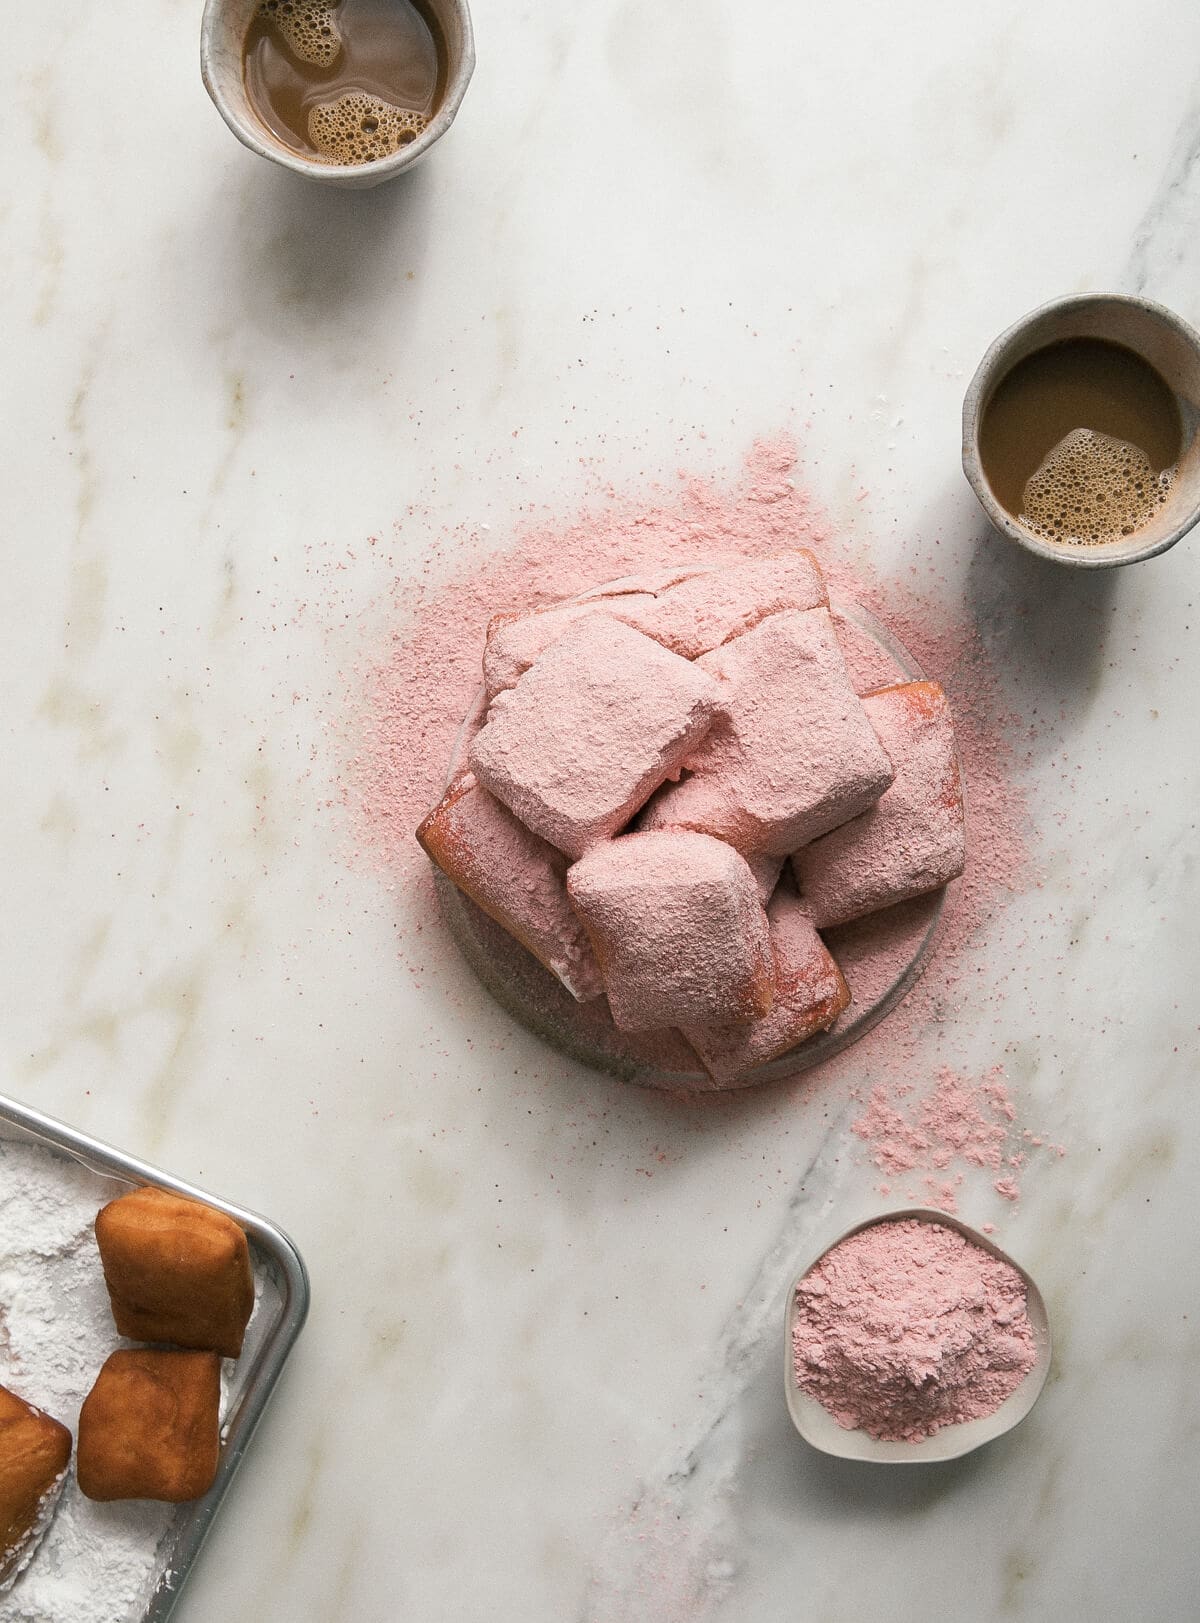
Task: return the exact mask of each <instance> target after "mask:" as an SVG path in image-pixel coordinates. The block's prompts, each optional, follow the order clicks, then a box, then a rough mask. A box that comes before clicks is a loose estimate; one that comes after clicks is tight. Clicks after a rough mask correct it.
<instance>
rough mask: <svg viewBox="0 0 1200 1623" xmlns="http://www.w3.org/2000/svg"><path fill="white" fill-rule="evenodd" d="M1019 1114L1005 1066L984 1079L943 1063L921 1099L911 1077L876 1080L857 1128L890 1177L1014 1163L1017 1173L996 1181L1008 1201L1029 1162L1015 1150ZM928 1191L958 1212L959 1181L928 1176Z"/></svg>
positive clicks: (1016, 1194)
mask: <svg viewBox="0 0 1200 1623" xmlns="http://www.w3.org/2000/svg"><path fill="white" fill-rule="evenodd" d="M1015 1115H1016V1110H1015V1108H1014V1106H1013V1102H1012V1100H1011V1098H1010V1097H1009V1093H1008V1088H1007V1086H1006V1084H1005V1080H1004V1071H1003V1068H1002V1067H1001V1066H994V1067H993V1069H992V1070H991V1071H989V1072H988V1074H987V1076H985V1077H984V1078H983V1080H982V1081H981V1082H971V1081H970V1080H969V1079H968V1078H967V1077H964V1076H960V1075H958V1074H957V1073H956V1072H954V1071H952V1070H950V1069H949V1067H946V1066H943V1067H942V1068H941V1069H940V1070H939V1071H938V1072H937V1074H936V1076H935V1078H934V1084H933V1087H932V1089H931V1090H930V1091H929V1092H928V1093H925V1094H923V1095H921V1096H920V1097H916V1096H915V1090H914V1088H913V1085H912V1084H911V1083H910V1082H891V1081H887V1080H885V1081H883V1082H879V1083H877V1084H876V1086H875V1087H874V1088H872V1090H871V1092H870V1094H869V1096H868V1098H867V1103H866V1108H865V1109H864V1110H863V1112H862V1114H861V1115H860V1116H859V1117H858V1118H857V1119H856V1120H855V1121H854V1122H853V1123H852V1127H853V1130H854V1132H855V1133H857V1135H858V1137H859V1138H861V1139H863V1140H864V1141H865V1142H866V1143H867V1144H868V1145H869V1150H868V1155H869V1158H870V1160H871V1161H872V1162H873V1164H874V1165H875V1166H876V1167H878V1169H879V1170H880V1171H881V1172H883V1173H886V1174H887V1175H888V1176H889V1177H890V1178H896V1177H899V1176H901V1175H903V1174H905V1173H909V1172H935V1171H941V1170H943V1169H945V1168H947V1167H951V1166H952V1165H953V1164H954V1163H955V1162H959V1163H962V1164H964V1165H966V1166H971V1167H985V1168H988V1169H989V1170H992V1171H995V1172H999V1171H1000V1170H1001V1169H1002V1168H1003V1167H1005V1166H1007V1167H1010V1168H1012V1172H1011V1173H1010V1174H1007V1175H1006V1176H1004V1177H1003V1178H999V1179H997V1180H996V1183H995V1188H996V1191H997V1193H998V1194H1001V1195H1003V1196H1004V1198H1005V1199H1006V1200H1017V1199H1018V1198H1019V1197H1020V1193H1021V1189H1020V1181H1019V1172H1020V1168H1021V1167H1022V1165H1023V1161H1022V1159H1021V1158H1020V1156H1019V1154H1014V1153H1012V1152H1011V1151H1010V1147H1009V1145H1010V1139H1011V1138H1012V1137H1013V1134H1014V1131H1015V1130H1014V1128H1013V1125H1012V1124H1013V1121H1014V1118H1015ZM958 1181H959V1182H961V1178H960V1179H959V1180H958ZM890 1187H891V1185H890V1184H889V1185H888V1188H889V1189H890ZM924 1188H925V1190H926V1191H927V1192H928V1194H929V1195H930V1197H931V1198H932V1199H933V1203H934V1204H935V1205H938V1206H941V1207H942V1209H943V1210H944V1211H950V1212H952V1211H954V1210H955V1209H956V1201H955V1191H956V1188H957V1184H956V1183H954V1182H946V1181H939V1180H937V1179H935V1178H931V1177H927V1178H925V1180H924ZM881 1193H882V1186H881Z"/></svg>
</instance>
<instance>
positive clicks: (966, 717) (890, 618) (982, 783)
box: [338, 435, 1032, 1078]
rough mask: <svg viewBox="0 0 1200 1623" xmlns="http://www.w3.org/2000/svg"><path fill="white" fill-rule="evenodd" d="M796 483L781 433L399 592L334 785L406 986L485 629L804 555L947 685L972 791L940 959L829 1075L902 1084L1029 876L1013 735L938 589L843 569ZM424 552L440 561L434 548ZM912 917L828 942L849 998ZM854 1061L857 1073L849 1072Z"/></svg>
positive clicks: (869, 988)
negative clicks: (428, 839)
mask: <svg viewBox="0 0 1200 1623" xmlns="http://www.w3.org/2000/svg"><path fill="white" fill-rule="evenodd" d="M796 473H797V449H796V446H795V443H794V442H793V441H792V439H791V438H790V437H789V436H786V435H781V436H779V437H778V438H776V439H772V440H762V441H759V442H757V443H756V444H754V445H753V446H752V447H751V449H750V451H749V453H748V454H747V456H746V458H745V462H744V467H743V471H742V474H741V476H740V477H739V478H738V479H737V480H735V481H732V482H723V481H721V480H719V479H716V478H697V477H693V476H690V475H686V474H681V475H680V476H679V479H678V482H677V483H675V484H672V485H659V486H655V487H653V488H652V489H651V490H650V491H649V492H646V491H641V492H639V493H636V494H632V495H629V496H626V497H622V496H621V495H620V494H619V493H614V492H611V491H610V492H607V493H606V494H605V495H604V496H603V498H601V499H598V500H597V502H596V503H595V504H594V505H592V506H590V507H588V508H586V509H585V510H584V511H582V512H580V513H579V514H577V516H575V517H574V518H569V519H565V520H558V521H547V520H543V519H538V520H533V519H530V520H529V521H527V522H526V523H525V524H523V525H522V526H520V527H518V529H517V530H516V533H515V534H514V535H513V536H512V537H511V539H510V542H509V544H508V545H507V546H506V547H505V548H504V549H503V550H499V551H497V552H494V553H492V554H490V555H484V556H483V557H479V556H478V555H477V553H473V555H472V556H471V557H470V559H469V561H466V562H463V563H461V564H459V565H458V566H457V567H455V568H451V569H450V572H449V574H448V575H444V576H441V577H439V578H434V577H433V576H432V575H426V576H425V577H423V578H420V579H417V580H416V581H414V580H412V579H405V580H402V581H400V582H399V583H398V584H397V585H396V587H395V590H394V609H393V613H392V616H391V618H392V622H393V626H394V630H393V631H392V633H391V640H390V643H389V645H388V647H387V648H386V650H385V652H384V654H383V655H382V656H381V657H376V658H374V659H373V660H371V661H370V663H368V664H366V665H360V666H359V667H358V668H356V669H351V670H349V671H348V672H347V673H346V678H347V689H348V693H349V699H350V704H349V711H350V715H349V720H348V722H347V723H346V724H345V725H344V727H343V731H344V733H345V734H347V735H348V736H346V737H345V746H346V747H345V755H346V758H347V764H346V766H345V769H344V771H343V774H342V778H341V781H340V783H339V786H338V787H339V791H340V799H341V803H342V806H343V808H344V811H345V812H346V814H347V815H348V819H349V822H350V826H351V828H352V831H353V834H354V837H355V844H356V848H357V851H358V855H359V858H360V860H364V859H365V861H366V862H367V863H368V864H371V865H377V866H379V867H381V868H382V869H384V870H385V871H386V872H387V873H388V874H389V876H390V877H391V878H393V879H394V880H397V881H399V883H400V888H401V893H402V895H403V896H404V898H405V901H406V911H407V912H408V913H409V915H410V917H411V918H412V920H413V922H414V924H415V926H416V932H415V933H413V934H412V935H410V936H409V937H408V938H407V940H408V942H409V946H408V947H407V948H406V949H405V950H406V951H407V952H409V953H411V955H412V956H411V959H410V963H411V967H412V969H413V972H414V973H420V972H422V971H423V970H424V968H425V967H426V964H425V960H424V954H423V952H422V950H421V946H420V939H421V938H420V933H419V932H420V930H421V929H422V927H423V926H424V924H425V923H426V921H428V920H431V919H433V918H435V917H436V905H437V904H436V899H435V896H434V892H433V886H432V882H431V879H430V876H429V869H428V864H427V863H426V861H425V859H424V857H423V855H422V853H421V852H420V850H419V848H418V846H417V844H416V841H415V840H414V838H413V830H414V829H415V828H416V826H417V824H418V823H419V822H420V820H421V819H422V817H423V816H424V815H425V814H426V813H427V812H428V810H429V809H430V807H431V806H432V805H434V804H435V802H436V801H437V800H438V798H439V797H440V795H441V793H442V789H443V787H444V779H445V772H446V766H447V762H448V761H449V759H450V755H451V752H452V748H453V745H454V742H455V738H456V736H457V734H458V732H459V728H460V724H461V722H462V718H463V716H464V715H465V714H466V713H467V711H468V710H469V709H470V707H471V705H472V702H473V700H474V698H475V696H476V695H477V693H478V691H479V687H480V671H481V656H482V652H483V647H484V642H485V635H486V630H487V626H488V623H489V621H490V620H491V619H492V617H493V616H494V615H496V614H503V613H509V614H516V613H525V612H528V611H529V610H530V609H531V608H533V607H536V606H538V605H546V604H550V603H553V602H557V601H560V600H561V599H563V598H566V597H569V596H572V595H575V594H578V593H580V592H583V591H586V590H588V589H590V588H594V587H595V586H596V585H597V584H599V583H602V582H605V581H611V580H624V579H625V577H628V576H630V575H636V574H638V573H640V572H650V573H655V572H658V573H661V572H662V571H668V572H670V571H687V570H688V569H691V568H695V567H696V566H697V565H700V564H709V565H711V564H713V563H719V562H724V563H726V564H729V563H744V562H745V561H746V560H747V559H756V558H759V559H761V558H766V557H771V556H773V555H778V554H780V553H782V552H787V551H788V550H790V549H794V548H796V547H798V546H803V547H808V548H811V549H812V550H813V551H814V552H815V554H816V555H817V557H818V560H819V563H820V566H821V568H822V570H823V571H824V573H825V575H826V577H827V579H828V581H829V583H830V587H831V589H832V590H833V591H834V592H836V593H837V594H838V595H839V596H840V597H842V598H849V599H856V600H857V601H859V602H861V603H862V604H863V605H864V606H865V607H866V608H868V609H869V610H870V611H871V612H872V613H874V614H876V615H878V617H879V618H880V619H882V620H883V621H884V623H885V624H887V625H888V626H889V627H890V628H891V629H892V630H893V631H894V633H895V634H896V635H897V637H898V638H899V639H900V640H901V641H902V642H903V643H904V644H905V645H906V646H907V647H908V648H910V649H911V651H912V652H913V654H914V655H915V657H916V658H917V659H918V660H919V661H920V663H921V664H922V666H923V667H924V668H925V670H926V671H927V673H928V674H929V675H930V676H931V677H934V678H936V679H937V680H938V681H940V682H941V683H942V685H943V686H944V687H945V689H946V691H947V694H948V696H949V699H950V703H951V707H952V711H953V715H954V721H955V730H956V738H957V742H958V748H959V754H960V758H961V760H962V763H963V769H964V778H965V780H966V784H967V794H968V817H969V837H968V838H969V848H968V859H967V868H966V872H965V874H964V876H963V878H962V879H961V880H958V881H956V882H955V883H954V884H953V885H952V886H951V890H950V897H949V900H948V903H947V907H946V914H945V918H944V921H943V924H942V927H941V935H940V941H939V946H938V951H937V952H936V954H935V956H934V958H933V961H932V965H931V968H930V969H929V970H927V972H926V974H925V976H924V977H923V979H922V980H921V981H920V982H919V983H918V985H917V987H916V988H915V989H914V990H913V991H912V992H910V993H909V995H908V997H907V999H906V1000H905V1002H904V1003H903V1004H901V1005H900V1007H899V1008H898V1009H897V1010H896V1011H894V1012H893V1013H892V1014H891V1015H890V1016H889V1017H888V1019H887V1020H886V1021H884V1022H883V1024H882V1025H881V1026H879V1027H878V1028H876V1030H875V1031H874V1032H872V1033H870V1034H868V1036H867V1037H866V1038H864V1039H863V1040H862V1042H860V1043H859V1044H857V1045H856V1046H855V1047H854V1048H853V1049H852V1050H849V1051H848V1053H847V1056H845V1057H844V1059H843V1060H842V1061H838V1060H835V1061H832V1062H831V1065H832V1066H833V1067H834V1068H836V1074H838V1075H841V1076H846V1075H848V1074H849V1075H850V1076H851V1077H857V1076H859V1075H861V1073H862V1069H863V1066H862V1064H860V1063H859V1062H863V1061H865V1063H866V1064H867V1065H869V1067H870V1068H871V1071H872V1073H873V1075H874V1077H875V1078H878V1077H880V1076H881V1075H886V1076H895V1077H898V1078H899V1077H911V1076H912V1074H913V1072H912V1070H911V1062H912V1060H913V1058H914V1057H915V1056H916V1055H917V1053H918V1052H919V1047H920V1042H921V1039H922V1035H923V1033H924V1032H925V1031H927V1030H928V1028H929V1026H930V1024H931V1022H933V1021H936V1020H941V1019H942V1018H944V1009H945V1007H946V1005H947V1003H948V1002H952V1001H953V998H954V989H955V986H956V984H957V982H958V979H959V977H960V976H962V975H970V976H972V977H973V976H974V973H975V969H976V965H975V963H974V961H973V960H972V959H971V958H970V957H969V956H968V955H967V954H966V953H965V949H966V947H967V944H968V943H969V941H970V940H971V938H972V936H973V934H974V933H975V932H976V930H977V929H978V928H979V927H980V926H981V925H982V924H983V923H984V922H985V921H987V920H988V919H989V918H990V917H991V916H992V915H993V914H994V913H995V912H996V911H997V909H998V908H999V907H1000V906H1001V905H1002V902H1003V899H1004V897H1005V896H1006V895H1007V894H1008V893H1009V892H1011V891H1013V890H1017V889H1019V888H1021V887H1022V886H1023V885H1024V884H1026V883H1028V882H1030V880H1031V878H1032V876H1031V874H1030V870H1029V863H1028V861H1027V857H1026V850H1025V841H1024V829H1025V827H1026V826H1027V823H1028V819H1027V816H1026V808H1025V803H1024V798H1023V793H1022V790H1021V788H1020V786H1019V784H1018V782H1017V781H1016V773H1015V770H1014V769H1015V766H1016V761H1015V757H1014V753H1013V749H1012V746H1011V744H1010V742H1009V740H1010V738H1012V737H1013V736H1015V733H1016V728H1015V726H1014V718H1012V717H1011V716H1010V715H1009V714H1008V713H1007V711H1006V709H1005V706H1004V703H1003V700H1002V698H1001V690H1000V683H999V680H998V677H997V675H996V673H995V671H994V670H993V667H992V665H991V662H990V659H989V656H988V653H987V650H986V647H985V644H984V642H983V640H982V638H981V636H980V634H979V631H978V629H977V627H976V625H975V622H974V620H973V618H972V617H971V616H969V615H967V614H965V613H963V612H961V611H960V612H959V613H957V614H955V613H952V612H949V611H947V609H946V608H945V606H944V604H943V602H942V594H941V592H940V591H939V589H938V586H937V583H936V581H935V582H934V584H933V585H932V586H931V588H930V589H929V590H928V591H925V590H922V589H919V588H918V587H917V586H915V585H914V584H913V583H912V581H911V580H909V579H907V578H905V579H901V580H889V581H881V580H880V579H878V578H877V577H876V576H875V574H874V573H873V571H872V570H871V568H870V566H869V565H865V564H864V563H863V561H862V560H861V558H857V559H856V560H855V561H854V562H853V563H851V561H850V558H849V553H850V550H851V549H850V546H849V544H848V543H844V542H843V541H842V540H841V539H839V538H837V537H833V536H831V535H830V534H829V532H828V528H827V524H826V521H825V520H824V518H823V515H822V514H821V512H820V511H819V509H818V508H817V506H816V505H815V503H814V502H813V499H812V497H811V496H810V495H809V494H808V492H807V491H806V490H805V488H804V487H803V485H802V483H800V482H799V481H798V480H797V478H796ZM428 550H429V551H430V552H431V553H433V554H435V555H437V554H438V553H439V548H438V545H437V544H436V537H434V538H432V539H431V542H430V543H429V547H428ZM852 664H853V661H852ZM866 675H869V676H870V678H871V682H870V684H868V682H867V681H866V679H865V678H866ZM881 679H882V680H884V681H888V680H895V679H896V677H895V675H894V673H891V672H889V671H888V670H887V669H886V668H884V667H881V668H880V669H879V671H878V672H875V671H872V672H870V673H865V675H864V681H863V684H862V685H873V683H875V682H878V681H879V680H881ZM856 685H858V684H857V683H856ZM910 913H911V915H912V917H911V928H910V929H909V933H910V934H913V935H914V939H915V938H918V937H919V936H920V934H921V932H922V931H923V929H924V927H925V923H926V921H927V914H926V913H925V910H924V909H923V907H922V905H921V904H920V903H914V904H906V905H905V906H903V907H900V908H894V909H891V910H889V913H888V914H880V915H877V916H876V918H875V919H867V920H863V921H860V922H859V923H858V924H856V925H849V926H845V927H843V928H842V929H841V930H839V932H838V935H839V937H840V938H841V940H840V944H839V946H838V948H837V949H836V955H837V956H838V957H839V961H841V962H843V965H844V967H846V965H847V964H849V965H850V966H851V967H852V968H853V969H854V973H856V974H858V975H859V979H858V981H857V983H855V982H854V975H853V974H852V973H851V967H848V968H847V970H846V972H847V978H848V979H851V981H852V984H854V989H855V995H856V997H857V998H858V999H860V1000H863V1001H866V1000H868V999H871V998H872V997H873V995H874V993H875V992H876V991H877V990H879V989H877V988H876V987H875V986H874V985H873V984H871V983H870V980H869V974H868V972H867V969H866V968H864V967H862V966H864V965H867V966H869V965H870V964H871V963H872V962H875V963H877V965H878V970H877V973H878V974H879V975H882V976H883V977H884V979H885V981H886V978H887V977H888V976H889V975H892V974H894V972H895V965H896V964H898V963H902V962H903V961H904V957H905V953H906V951H907V947H906V944H905V939H904V937H905V929H906V928H909V926H908V925H906V920H907V919H908V918H909V914H910ZM876 931H883V932H885V933H886V934H887V935H888V936H889V938H890V937H895V938H896V951H895V953H894V954H893V955H892V957H893V958H894V960H895V963H893V962H892V961H891V960H890V959H889V958H888V956H887V954H884V955H882V956H880V955H878V954H877V952H876V951H875V949H874V946H873V943H872V941H871V937H872V935H873V934H874V933H875V932H876ZM860 938H861V939H860ZM843 953H845V955H846V956H845V958H843V956H842V955H843ZM880 989H881V988H880ZM851 1059H853V1061H854V1064H853V1071H852V1072H850V1073H847V1070H846V1061H849V1060H851Z"/></svg>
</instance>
